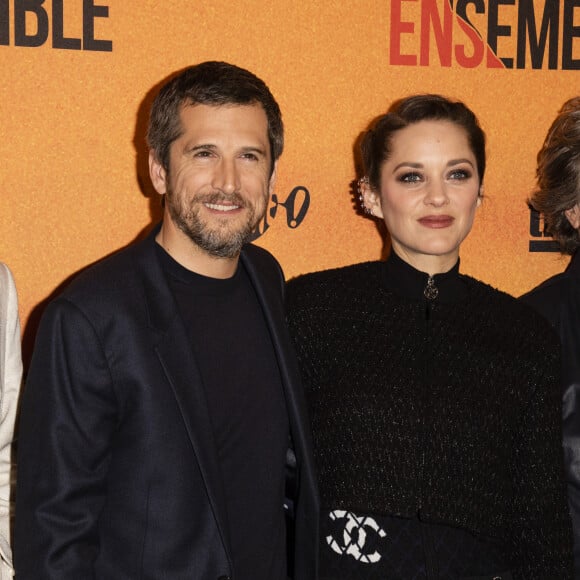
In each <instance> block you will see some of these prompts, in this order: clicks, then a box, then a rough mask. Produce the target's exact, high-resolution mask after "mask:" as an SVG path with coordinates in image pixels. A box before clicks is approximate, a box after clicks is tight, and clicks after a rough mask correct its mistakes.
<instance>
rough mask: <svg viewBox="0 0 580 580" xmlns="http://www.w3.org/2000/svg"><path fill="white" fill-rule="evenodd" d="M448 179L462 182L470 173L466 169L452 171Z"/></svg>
mask: <svg viewBox="0 0 580 580" xmlns="http://www.w3.org/2000/svg"><path fill="white" fill-rule="evenodd" d="M449 177H450V179H458V180H464V179H469V178H470V177H471V172H470V171H467V170H466V169H454V170H453V171H452V172H451V174H450V175H449Z"/></svg>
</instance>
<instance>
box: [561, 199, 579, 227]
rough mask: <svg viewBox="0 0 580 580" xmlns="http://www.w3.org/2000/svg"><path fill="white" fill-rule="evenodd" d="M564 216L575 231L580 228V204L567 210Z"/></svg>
mask: <svg viewBox="0 0 580 580" xmlns="http://www.w3.org/2000/svg"><path fill="white" fill-rule="evenodd" d="M564 215H565V216H566V217H567V218H568V221H569V222H570V225H571V226H572V227H573V228H574V229H575V230H577V229H579V228H580V204H575V205H574V206H572V207H571V208H570V209H567V210H566V211H565V212H564Z"/></svg>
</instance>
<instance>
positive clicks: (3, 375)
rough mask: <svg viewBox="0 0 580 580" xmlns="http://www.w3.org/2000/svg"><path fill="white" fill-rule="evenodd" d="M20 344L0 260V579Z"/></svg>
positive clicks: (6, 542) (6, 541) (8, 555)
mask: <svg viewBox="0 0 580 580" xmlns="http://www.w3.org/2000/svg"><path fill="white" fill-rule="evenodd" d="M20 344H21V343H20V321H19V318H18V299H17V295H16V287H15V285H14V279H13V278H12V274H11V273H10V270H9V269H8V267H7V266H6V265H5V264H2V263H1V262H0V580H5V579H9V578H11V577H12V550H11V548H10V528H11V525H10V517H11V515H12V507H11V506H12V505H13V504H12V501H11V489H12V481H11V478H12V476H13V465H12V440H13V437H14V421H15V418H16V408H17V406H18V397H19V393H20V386H21V382H22V357H21V350H20Z"/></svg>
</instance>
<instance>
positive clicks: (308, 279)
mask: <svg viewBox="0 0 580 580" xmlns="http://www.w3.org/2000/svg"><path fill="white" fill-rule="evenodd" d="M381 264H382V262H378V261H375V262H362V263H358V264H352V265H350V266H342V267H340V268H331V269H328V270H320V271H318V272H310V273H308V274H302V275H300V276H297V277H295V278H292V279H290V280H289V281H288V282H287V288H288V293H289V294H291V295H294V296H296V295H299V294H304V293H308V294H310V293H313V292H335V293H336V292H337V290H338V289H340V290H341V291H344V290H348V289H349V288H350V289H353V290H355V289H360V288H369V286H372V285H373V283H374V282H376V283H378V282H379V279H380V278H379V276H380V270H381Z"/></svg>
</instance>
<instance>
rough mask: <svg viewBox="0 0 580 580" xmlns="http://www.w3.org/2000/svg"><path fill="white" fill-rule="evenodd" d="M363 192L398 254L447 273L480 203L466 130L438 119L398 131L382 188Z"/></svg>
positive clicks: (431, 271) (427, 269)
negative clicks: (382, 221) (383, 224)
mask: <svg viewBox="0 0 580 580" xmlns="http://www.w3.org/2000/svg"><path fill="white" fill-rule="evenodd" d="M364 196H365V205H366V206H367V207H369V208H370V209H371V211H372V213H373V214H374V215H376V216H378V217H381V218H383V219H384V221H385V224H386V226H387V229H388V230H389V233H390V235H391V241H392V247H393V250H394V251H395V252H396V253H397V255H398V256H399V257H400V258H402V259H403V260H405V261H406V262H408V263H409V264H411V265H412V266H413V267H415V268H416V269H418V270H420V271H422V272H427V273H429V274H436V273H441V272H447V271H448V270H450V269H451V268H452V267H453V265H454V264H455V262H456V261H457V258H458V256H459V246H460V245H461V242H462V241H463V240H464V239H465V238H466V236H467V234H468V233H469V231H470V230H471V226H472V224H473V218H474V216H475V210H476V208H477V207H478V205H479V202H480V180H479V174H478V171H477V164H476V159H475V155H474V154H473V152H472V151H471V148H470V147H469V143H468V140H467V133H466V132H465V130H464V129H463V128H462V127H459V126H458V125H455V124H454V123H452V122H450V121H439V120H430V121H420V122H418V123H415V124H413V125H409V126H408V127H405V128H404V129H401V130H399V131H397V132H396V133H395V134H394V135H393V137H392V142H391V155H390V157H389V159H388V160H386V161H385V162H384V163H383V165H382V167H381V182H380V192H378V195H377V192H375V191H373V190H371V189H370V188H367V189H366V191H365V192H364Z"/></svg>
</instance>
